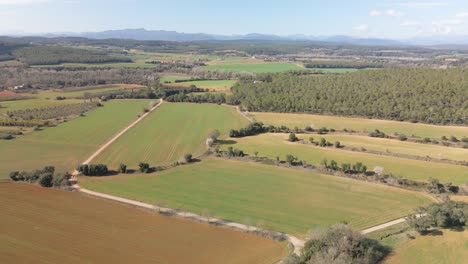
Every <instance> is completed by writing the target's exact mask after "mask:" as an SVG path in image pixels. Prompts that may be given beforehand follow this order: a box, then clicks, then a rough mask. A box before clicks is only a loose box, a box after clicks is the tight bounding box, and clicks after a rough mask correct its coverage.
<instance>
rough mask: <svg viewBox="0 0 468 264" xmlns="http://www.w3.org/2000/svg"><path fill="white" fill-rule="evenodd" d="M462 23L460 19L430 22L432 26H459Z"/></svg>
mask: <svg viewBox="0 0 468 264" xmlns="http://www.w3.org/2000/svg"><path fill="white" fill-rule="evenodd" d="M463 23H464V21H463V20H461V19H444V20H437V21H432V25H442V26H444V25H460V24H463Z"/></svg>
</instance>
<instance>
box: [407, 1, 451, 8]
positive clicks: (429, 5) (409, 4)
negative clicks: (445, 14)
mask: <svg viewBox="0 0 468 264" xmlns="http://www.w3.org/2000/svg"><path fill="white" fill-rule="evenodd" d="M400 5H402V6H405V7H410V8H418V9H424V8H434V7H440V6H447V5H448V3H444V2H406V3H401V4H400Z"/></svg>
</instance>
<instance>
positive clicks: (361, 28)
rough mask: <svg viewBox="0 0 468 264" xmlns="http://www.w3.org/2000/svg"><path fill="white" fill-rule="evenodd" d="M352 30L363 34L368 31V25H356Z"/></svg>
mask: <svg viewBox="0 0 468 264" xmlns="http://www.w3.org/2000/svg"><path fill="white" fill-rule="evenodd" d="M354 30H356V31H360V32H365V31H368V30H369V25H366V24H361V25H357V26H355V27H354Z"/></svg>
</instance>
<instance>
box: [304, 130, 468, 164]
mask: <svg viewBox="0 0 468 264" xmlns="http://www.w3.org/2000/svg"><path fill="white" fill-rule="evenodd" d="M308 136H309V135H303V136H300V137H302V138H304V139H305V140H308ZM310 136H312V137H313V138H314V139H315V140H316V141H318V140H320V138H325V139H326V140H327V141H329V142H332V143H333V142H336V141H339V142H340V143H341V145H344V146H345V147H350V148H356V149H360V148H365V149H367V150H376V151H381V152H389V153H399V154H407V155H416V156H420V157H426V156H429V157H431V158H439V159H451V160H459V161H464V160H468V149H463V148H449V147H444V146H441V145H434V144H420V143H413V142H403V141H398V140H394V139H385V138H375V137H367V136H357V135H337V134H330V135H310Z"/></svg>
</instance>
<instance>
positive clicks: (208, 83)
mask: <svg viewBox="0 0 468 264" xmlns="http://www.w3.org/2000/svg"><path fill="white" fill-rule="evenodd" d="M235 83H236V81H235V80H204V81H187V82H177V83H171V84H169V86H174V87H190V86H191V85H195V86H196V87H198V88H204V89H209V90H210V91H213V90H214V91H219V92H230V90H231V87H232V86H234V84H235Z"/></svg>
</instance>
